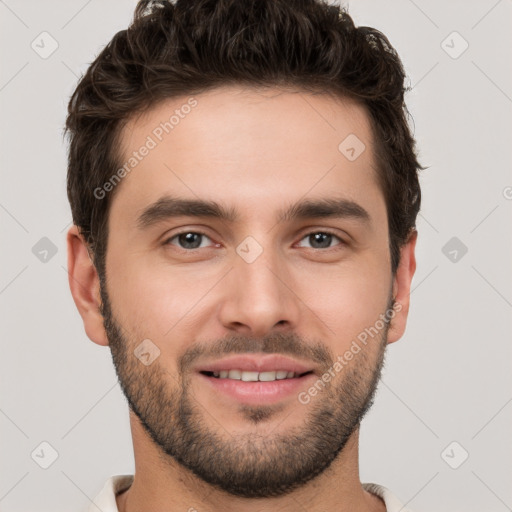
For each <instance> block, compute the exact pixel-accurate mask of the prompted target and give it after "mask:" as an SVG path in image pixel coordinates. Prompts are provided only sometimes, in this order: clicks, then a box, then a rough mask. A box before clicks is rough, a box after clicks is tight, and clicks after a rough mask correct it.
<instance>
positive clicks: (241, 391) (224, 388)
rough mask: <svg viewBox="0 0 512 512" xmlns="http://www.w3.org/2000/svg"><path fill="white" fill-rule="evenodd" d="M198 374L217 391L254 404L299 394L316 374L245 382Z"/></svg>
mask: <svg viewBox="0 0 512 512" xmlns="http://www.w3.org/2000/svg"><path fill="white" fill-rule="evenodd" d="M198 375H199V377H200V378H201V379H202V380H203V381H204V382H205V383H206V384H207V385H209V386H211V387H212V389H213V390H215V391H216V392H221V393H224V394H225V395H228V396H230V397H231V398H234V399H235V400H237V401H239V402H242V403H245V404H252V405H256V404H270V403H275V402H279V401H280V400H283V399H284V398H287V397H289V396H290V395H293V394H296V395H298V394H299V392H300V391H302V390H304V389H306V388H307V387H308V386H309V383H310V381H311V379H313V378H314V374H312V373H310V374H308V375H304V376H303V377H296V378H293V379H281V380H274V381H270V382H262V381H256V382H245V381H242V380H235V379H219V378H216V377H208V376H207V375H204V374H202V373H199V374H198Z"/></svg>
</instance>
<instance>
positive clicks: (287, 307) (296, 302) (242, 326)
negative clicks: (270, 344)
mask: <svg viewBox="0 0 512 512" xmlns="http://www.w3.org/2000/svg"><path fill="white" fill-rule="evenodd" d="M269 252H270V251H268V250H266V251H264V252H263V254H262V255H261V256H260V257H258V258H257V259H256V261H253V262H252V263H248V262H247V261H245V260H244V259H242V258H240V257H238V256H237V257H235V261H234V268H233V270H232V271H231V272H229V274H228V275H227V276H226V281H225V284H224V286H223V294H222V298H221V301H222V302H221V307H220V309H219V315H220V321H221V322H222V324H223V326H224V328H225V329H227V330H229V331H231V332H235V333H237V334H244V335H252V336H253V337H262V336H265V335H266V334H269V333H270V332H272V331H275V330H282V331H285V330H295V329H296V328H297V324H298V321H299V318H300V310H301V308H300V299H299V297H298V295H297V291H295V290H294V289H293V288H294V286H293V282H292V281H293V280H292V278H291V274H290V272H289V271H288V270H287V269H286V264H285V262H284V261H282V260H281V261H280V260H278V256H276V255H270V254H269Z"/></svg>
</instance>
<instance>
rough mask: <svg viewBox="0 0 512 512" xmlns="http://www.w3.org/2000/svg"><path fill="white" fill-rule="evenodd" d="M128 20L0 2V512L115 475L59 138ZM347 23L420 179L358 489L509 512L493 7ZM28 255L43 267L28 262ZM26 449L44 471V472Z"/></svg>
mask: <svg viewBox="0 0 512 512" xmlns="http://www.w3.org/2000/svg"><path fill="white" fill-rule="evenodd" d="M134 6H135V1H134V0H130V1H121V0H109V1H108V2H107V1H103V2H100V0H89V1H84V0H66V1H64V0H61V1H57V0H51V1H50V0H47V1H44V2H41V1H35V0H32V1H28V0H26V1H23V2H22V1H17V2H16V1H15V0H6V1H0V17H1V18H0V19H1V24H0V34H1V35H0V38H1V39H0V43H1V52H2V53H1V61H2V65H1V71H0V104H1V112H2V115H1V116H0V123H1V151H0V171H1V173H2V177H1V183H2V187H1V190H0V220H1V230H2V232H1V237H2V238H1V239H2V251H1V266H0V268H1V277H0V303H1V311H2V324H1V334H2V341H1V343H2V346H1V357H0V365H1V366H0V383H1V391H2V393H1V402H0V429H1V431H0V432H1V436H0V453H1V456H0V461H1V473H0V510H1V511H3V512H19V511H23V512H27V511H36V510H37V511H51V512H61V511H70V510H81V509H83V507H84V506H85V505H87V504H88V503H89V501H90V499H92V498H93V497H94V496H95V495H96V494H97V492H98V491H99V489H100V488H101V486H102V485H103V483H104V481H105V480H106V479H107V478H108V477H109V476H111V475H113V474H122V473H133V453H132V445H131V435H130V430H129V424H128V409H127V404H126V402H125V400H124V397H123V396H122V393H121V391H120V388H119V386H118V385H117V384H116V376H115V373H114V369H113V367H112V363H111V358H110V352H109V350H108V348H104V347H98V346H97V345H95V344H94V343H92V342H91V341H89V339H88V338H87V337H86V335H85V332H84V330H83V326H82V323H81V319H80V317H79V315H78V313H77V311H76V309H75V306H74V303H73V301H72V298H71V295H70V293H69V289H68V282H67V273H66V268H67V258H66V246H65V234H66V230H67V228H68V226H69V224H70V220H71V216H70V210H69V206H68V203H67V198H66V189H65V174H66V153H65V150H66V148H65V145H64V143H63V140H62V126H63V123H64V118H65V108H66V103H67V100H68V98H69V95H70V94H71V92H72V90H73V89H74V87H75V84H76V81H77V77H78V76H79V75H80V73H82V72H83V71H84V70H85V69H86V67H87V64H88V63H90V62H91V61H92V59H93V58H94V56H95V55H96V54H97V53H98V51H99V50H100V49H101V48H102V46H103V45H104V44H106V43H107V42H108V41H109V40H110V38H111V37H112V36H113V34H114V33H115V32H116V31H118V30H121V29H123V28H125V27H126V25H127V23H128V22H129V20H130V18H131V15H132V11H133V7H134ZM349 12H350V14H351V15H352V16H353V17H354V18H355V20H356V23H357V24H359V25H369V26H374V27H376V28H378V29H380V30H382V31H383V32H384V33H385V34H387V35H388V37H389V39H390V41H391V43H392V44H393V45H394V46H395V47H396V48H397V50H398V52H399V53H400V55H401V57H402V59H403V61H404V64H405V67H406V70H407V72H408V75H409V77H410V82H411V86H412V91H411V92H410V93H409V95H408V104H409V108H410V111H411V113H412V115H413V118H414V125H415V135H416V138H417V141H418V144H419V148H420V160H421V162H422V163H423V164H424V165H427V166H429V168H428V169H427V170H426V171H424V172H423V173H422V177H421V182H422V187H423V208H422V212H421V215H420V217H419V219H418V229H419V241H418V246H417V259H418V269H417V273H416V276H415V278H414V281H413V292H412V296H411V301H412V305H411V312H410V319H409V324H408V329H407V332H406V334H405V336H404V337H403V339H402V340H400V341H399V342H398V343H396V344H394V345H392V346H391V347H390V348H389V351H388V356H387V365H386V369H385V372H384V375H383V381H382V383H381V384H380V387H379V393H378V396H377V400H376V404H375V405H374V407H373V409H372V411H371V412H370V414H369V415H368V416H367V418H366V420H365V421H364V424H363V427H362V432H361V479H362V481H364V482H370V481H373V482H377V483H380V484H383V485H385V486H387V487H389V488H390V489H391V490H392V491H393V492H394V493H395V494H397V495H398V496H399V497H400V499H401V500H402V501H403V502H404V503H407V505H408V507H410V508H412V509H413V510H415V511H416V512H426V511H436V512H443V511H464V512H473V511H475V512H476V511H487V512H488V511H496V512H502V511H506V510H512V508H511V507H512V495H511V481H512V480H511V477H512V457H511V453H512V450H511V448H512V446H511V445H512V442H511V438H510V426H511V423H512V404H511V401H512V385H511V381H512V377H511V371H510V363H511V361H512V358H511V355H512V354H511V352H512V348H511V343H510V341H511V322H510V319H511V308H512V287H511V281H512V279H511V277H512V272H511V261H512V259H511V256H512V247H511V245H512V244H511V237H510V214H511V209H512V200H511V198H512V176H511V173H510V169H511V152H510V145H511V142H512V121H511V120H512V117H511V111H512V99H511V97H512V72H511V68H510V62H512V58H511V57H512V55H511V53H512V41H511V39H512V35H511V34H512V31H511V20H512V2H511V1H510V0H500V1H496V0H485V1H478V2H476V1H462V0H459V1H450V2H446V1H441V0H436V1H428V2H427V1H426V0H423V1H420V0H415V1H412V0H396V1H393V2H383V1H381V0H372V1H369V0H364V1H362V0H360V1H351V2H349ZM43 31H46V32H48V33H49V34H51V37H52V38H53V39H54V40H56V41H57V43H58V48H57V50H56V51H55V52H54V53H53V54H52V55H50V56H49V57H48V58H46V59H43V58H41V57H40V55H39V54H38V53H37V52H36V51H34V49H33V48H32V47H31V44H32V42H33V41H35V43H34V46H35V47H36V48H38V51H39V52H40V53H41V52H44V51H46V52H48V51H49V50H50V49H51V44H52V41H51V39H49V38H48V36H45V35H43V36H40V34H41V32H43ZM454 31H456V32H457V33H458V34H459V35H457V34H453V32H454ZM443 41H444V43H443ZM464 41H467V43H468V45H469V46H468V48H467V50H466V51H465V52H464V53H462V54H460V55H459V53H460V52H461V50H462V49H463V48H464V46H465V42H464ZM36 45H38V46H36ZM450 53H451V56H450V55H449V54H450ZM454 56H456V57H457V58H454ZM43 237H47V238H48V239H50V240H51V242H52V243H53V244H55V246H56V249H57V252H56V254H55V255H54V256H51V252H49V253H48V255H47V256H46V258H47V261H46V262H42V261H40V259H39V258H42V257H44V253H41V252H38V251H41V250H42V249H41V247H40V246H39V245H36V244H37V243H38V242H39V241H40V239H41V238H43ZM452 237H457V239H458V240H456V241H454V242H453V241H452V244H455V245H453V246H451V245H449V246H448V247H447V248H446V249H445V250H444V252H443V247H445V245H446V244H447V243H448V242H449V240H450V239H452ZM39 243H40V244H44V243H47V242H39ZM461 244H464V245H465V246H466V247H467V253H466V254H465V255H462V251H461V247H462V246H461ZM34 246H36V249H34V252H35V253H36V254H34V252H33V247H34ZM454 250H455V251H457V252H456V253H454V252H453V251H454ZM445 253H446V255H445ZM454 258H456V261H452V260H453V259H454ZM507 432H509V434H507ZM44 441H45V442H47V443H49V444H50V445H51V446H52V447H53V449H55V450H56V452H58V458H57V459H56V460H55V462H54V463H53V464H52V465H51V466H50V467H49V468H48V469H42V468H41V467H40V466H39V465H38V463H36V461H37V462H39V463H44V462H46V463H48V462H50V461H51V459H50V457H51V449H50V448H48V447H47V446H46V445H43V446H42V447H41V446H40V444H41V443H42V442H44ZM453 441H456V442H457V443H458V444H457V445H451V446H450V447H449V448H448V450H445V449H446V448H447V447H448V446H449V445H450V444H451V443H452V442H453ZM34 450H35V453H34ZM466 451H467V453H468V454H469V458H468V459H467V460H466V461H465V462H464V463H463V464H462V465H460V467H458V469H452V468H451V467H450V466H449V464H448V463H450V464H451V465H452V466H456V465H457V464H459V463H460V461H461V460H462V458H463V456H464V454H465V452H466ZM33 453H34V455H33V458H32V456H31V454H33ZM38 455H39V456H38Z"/></svg>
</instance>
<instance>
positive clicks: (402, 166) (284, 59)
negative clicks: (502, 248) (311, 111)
mask: <svg viewBox="0 0 512 512" xmlns="http://www.w3.org/2000/svg"><path fill="white" fill-rule="evenodd" d="M404 82H405V73H404V69H403V66H402V63H401V61H400V58H399V57H398V55H397V53H396V51H395V50H394V48H393V47H392V46H391V44H390V42H389V41H388V39H387V38H386V36H384V35H383V34H382V33H381V32H379V31H378V30H376V29H374V28H370V27H356V26H355V25H354V22H353V21H352V19H351V18H350V16H349V15H348V13H347V12H346V11H345V10H344V9H343V8H341V7H339V6H334V5H329V4H327V3H326V2H324V0H176V1H175V2H172V1H171V0H156V1H154V0H142V1H140V2H139V3H138V5H137V7H136V10H135V15H134V18H133V21H132V23H131V24H130V26H129V27H128V29H127V30H122V31H120V32H118V33H117V34H116V35H115V36H114V37H113V38H112V40H111V41H110V42H109V43H108V44H107V46H106V47H105V48H104V49H103V51H102V52H101V53H100V54H99V55H98V57H97V58H96V59H95V60H94V62H93V63H92V64H91V65H90V67H89V68H88V70H87V72H86V73H85V75H84V76H83V77H82V78H81V79H80V81H79V84H78V86H77V88H76V90H75V91H74V93H73V95H72V97H71V99H70V101H69V106H68V117H67V121H66V133H67V134H68V137H69V158H68V176H67V191H68V198H69V202H70V204H71V210H72V215H73V222H74V223H75V224H76V225H77V226H78V227H79V230H80V232H81V233H82V235H83V236H84V239H85V241H86V243H87V245H88V246H89V248H90V250H91V251H92V253H93V256H94V262H95V265H96V268H97V270H98V273H99V274H100V277H102V276H104V272H105V255H106V249H107V238H108V229H107V227H108V223H107V221H108V214H109V206H110V204H111V201H112V197H113V194H114V193H115V189H114V190H113V191H112V192H111V193H109V194H108V195H107V197H105V198H104V199H97V197H96V196H95V194H94V192H93V191H94V190H95V189H97V187H101V186H102V185H103V184H104V183H105V182H106V181H107V180H108V179H109V177H111V176H113V175H114V174H115V172H116V170H117V169H118V168H119V166H120V161H119V155H118V154H117V153H116V148H117V147H118V142H119V137H120V133H121V130H122V128H123V126H124V124H125V123H126V122H127V120H128V119H129V118H131V117H132V116H133V115H134V114H137V113H140V112H143V111H145V110H147V109H149V108H151V107H152V106H154V105H156V103H157V102H159V101H162V100H164V99H168V98H173V97H178V96H183V95H187V94H188V95H192V94H198V93H200V92H203V91H207V90H209V89H213V88H215V87H219V86H222V85H228V84H240V85H244V86H263V87H267V86H270V87H272V86H275V87H285V88H294V89H296V90H298V91H309V92H314V93H323V92H324V93H328V94H334V95H335V96H339V97H349V98H352V99H355V100H356V101H358V102H359V104H361V105H363V106H364V107H365V108H366V110H367V112H368V113H369V116H370V119H371V121H372V129H373V134H374V139H375V157H376V161H377V165H378V180H379V184H380V186H381V189H382V191H383V194H384V197H385V201H386V207H387V215H388V222H389V239H390V253H391V270H392V272H393V273H395V271H396V269H397V268H398V264H399V260H400V248H401V247H402V246H403V245H404V244H405V243H406V242H407V241H408V239H409V236H410V234H411V233H412V232H413V231H414V229H415V222H416V216H417V214H418V211H419V208H420V202H421V191H420V185H419V180H418V171H419V170H421V169H423V168H422V167H421V166H420V165H419V163H418V161H417V157H416V152H415V141H414V138H413V136H412V134H411V132H410V128H409V126H408V115H409V114H408V111H407V108H406V105H405V103H404V93H405V92H406V90H407V88H406V87H405V84H404Z"/></svg>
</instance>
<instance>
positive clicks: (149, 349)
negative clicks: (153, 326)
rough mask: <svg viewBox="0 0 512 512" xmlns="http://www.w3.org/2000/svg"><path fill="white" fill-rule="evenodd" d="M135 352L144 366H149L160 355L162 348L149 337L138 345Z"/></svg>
mask: <svg viewBox="0 0 512 512" xmlns="http://www.w3.org/2000/svg"><path fill="white" fill-rule="evenodd" d="M133 353H134V354H135V357H136V358H137V359H138V360H139V361H140V362H141V363H142V364H143V365H144V366H149V365H150V364H152V363H153V361H154V360H155V359H156V358H158V357H159V356H160V349H159V348H158V347H157V346H156V345H155V344H154V343H153V342H152V341H151V340H150V339H149V338H147V339H145V340H142V342H141V343H139V344H138V345H137V347H136V348H135V350H134V351H133Z"/></svg>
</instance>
